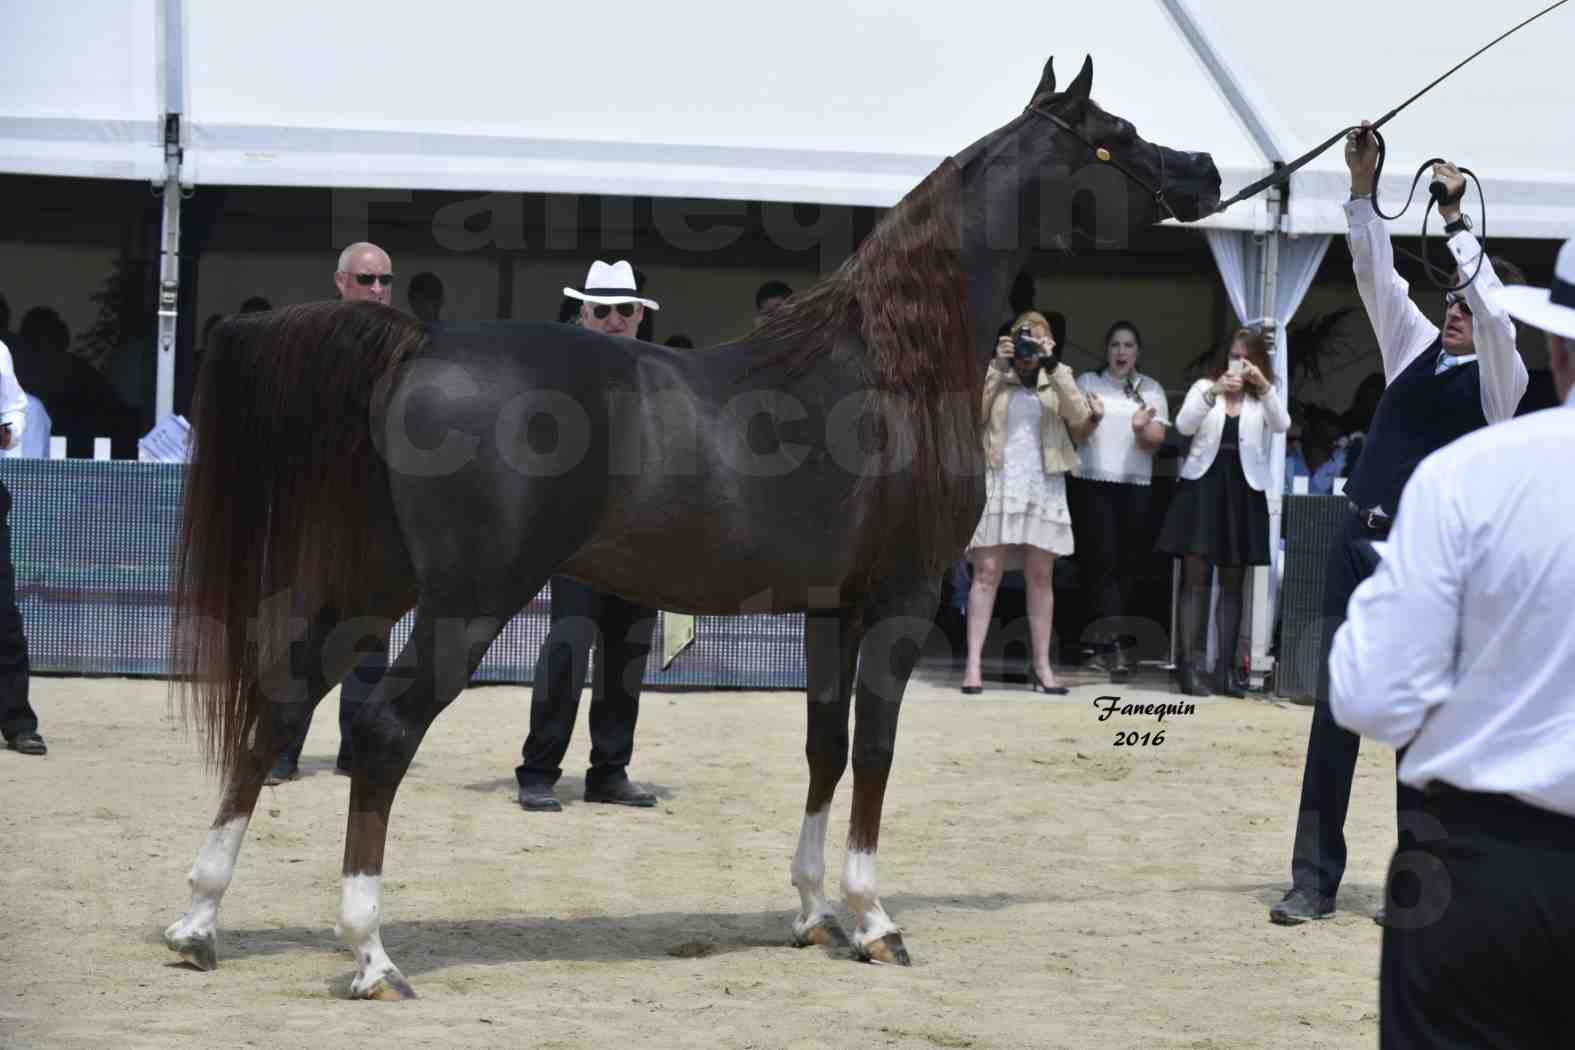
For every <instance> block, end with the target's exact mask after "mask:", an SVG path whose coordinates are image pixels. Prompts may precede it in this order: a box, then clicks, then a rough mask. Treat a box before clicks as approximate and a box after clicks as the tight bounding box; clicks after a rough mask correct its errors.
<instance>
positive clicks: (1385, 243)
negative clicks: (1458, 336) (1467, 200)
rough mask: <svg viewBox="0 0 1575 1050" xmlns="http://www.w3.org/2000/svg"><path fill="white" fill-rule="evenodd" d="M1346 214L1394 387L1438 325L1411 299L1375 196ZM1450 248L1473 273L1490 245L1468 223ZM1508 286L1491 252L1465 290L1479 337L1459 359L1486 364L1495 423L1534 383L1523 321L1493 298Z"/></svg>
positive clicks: (1487, 405)
mask: <svg viewBox="0 0 1575 1050" xmlns="http://www.w3.org/2000/svg"><path fill="white" fill-rule="evenodd" d="M1345 218H1346V222H1347V223H1349V224H1350V230H1349V232H1348V233H1347V234H1346V242H1347V243H1348V244H1349V245H1350V247H1351V263H1352V269H1353V270H1355V272H1356V290H1357V291H1358V292H1359V293H1360V294H1361V296H1362V305H1363V306H1364V307H1366V308H1367V318H1368V320H1369V321H1371V322H1372V325H1373V332H1374V334H1376V335H1377V336H1378V350H1379V352H1380V353H1381V354H1382V355H1383V359H1384V384H1385V385H1386V386H1387V385H1388V384H1390V383H1392V382H1394V380H1395V377H1396V376H1398V375H1399V374H1400V373H1401V372H1404V371H1405V370H1406V367H1407V366H1408V365H1410V364H1411V362H1413V361H1415V360H1416V359H1417V357H1419V356H1420V355H1421V354H1422V353H1423V352H1424V351H1425V350H1427V348H1428V347H1429V346H1432V345H1433V340H1435V339H1437V338H1438V328H1437V327H1436V326H1435V325H1434V324H1433V322H1431V321H1429V320H1428V319H1427V316H1426V315H1425V314H1423V313H1422V311H1421V310H1420V309H1419V308H1418V307H1417V305H1416V304H1415V303H1413V302H1412V301H1411V294H1410V285H1408V284H1407V283H1406V282H1405V279H1404V278H1402V277H1401V276H1400V275H1399V274H1398V273H1396V272H1395V256H1394V247H1393V246H1392V245H1391V244H1390V243H1389V227H1388V225H1387V224H1386V223H1385V222H1384V220H1383V219H1381V218H1379V216H1378V213H1377V212H1375V211H1374V210H1373V202H1372V201H1371V200H1369V199H1367V198H1365V197H1364V198H1362V199H1360V200H1354V201H1347V202H1346V205H1345ZM1449 252H1450V254H1451V255H1453V256H1454V257H1455V265H1456V266H1458V267H1459V268H1460V271H1461V272H1462V273H1463V274H1467V275H1469V274H1470V273H1471V272H1472V271H1473V270H1475V268H1476V265H1477V258H1478V257H1479V256H1480V255H1481V254H1482V245H1481V243H1480V242H1479V241H1478V240H1477V239H1476V236H1475V235H1474V234H1473V233H1472V232H1471V231H1470V230H1461V231H1460V232H1459V233H1457V234H1455V235H1454V236H1453V237H1451V238H1450V239H1449ZM1503 286H1504V285H1503V282H1502V281H1500V280H1499V276H1498V274H1497V273H1495V272H1494V271H1493V260H1492V259H1483V260H1482V270H1481V272H1480V273H1478V274H1477V279H1476V280H1475V281H1473V282H1471V283H1470V284H1469V285H1467V286H1466V288H1465V291H1464V292H1463V293H1462V294H1464V295H1465V297H1466V304H1467V305H1468V306H1470V307H1471V318H1472V343H1473V345H1474V348H1475V350H1476V353H1474V354H1466V355H1462V356H1460V357H1456V358H1454V359H1453V362H1454V363H1455V364H1465V363H1467V362H1469V361H1476V362H1477V363H1478V367H1479V368H1480V369H1481V371H1482V414H1483V416H1485V417H1486V418H1487V421H1488V422H1489V423H1498V422H1502V421H1503V420H1506V419H1509V418H1511V417H1512V416H1514V414H1515V408H1516V406H1517V405H1519V404H1520V399H1521V397H1523V396H1524V395H1525V393H1526V387H1527V386H1528V385H1529V384H1530V382H1531V376H1530V374H1529V373H1528V372H1527V371H1526V363H1525V362H1524V361H1522V360H1521V358H1520V353H1519V351H1517V350H1516V349H1515V323H1514V322H1513V321H1511V320H1510V317H1509V314H1508V313H1506V312H1505V311H1504V309H1503V307H1501V306H1498V305H1496V304H1494V303H1492V302H1491V301H1490V300H1491V299H1492V298H1493V296H1492V294H1491V293H1492V292H1493V291H1495V290H1496V289H1499V288H1502V287H1503ZM1440 294H1442V293H1440Z"/></svg>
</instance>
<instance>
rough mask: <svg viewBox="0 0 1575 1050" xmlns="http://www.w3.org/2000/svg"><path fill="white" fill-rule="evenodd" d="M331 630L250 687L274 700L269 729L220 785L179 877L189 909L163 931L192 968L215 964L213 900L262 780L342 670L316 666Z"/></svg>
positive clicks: (322, 630)
mask: <svg viewBox="0 0 1575 1050" xmlns="http://www.w3.org/2000/svg"><path fill="white" fill-rule="evenodd" d="M334 625H335V620H334V618H333V617H332V616H330V615H326V614H325V615H324V616H322V617H320V618H319V619H318V621H317V623H316V624H314V625H313V626H312V627H311V628H310V629H309V630H308V634H307V638H306V640H305V642H304V643H301V644H300V645H299V647H293V648H294V651H293V652H292V654H291V656H290V657H289V660H290V665H289V668H288V671H287V674H286V676H285V681H284V682H279V681H278V679H277V676H275V677H274V678H273V679H272V680H271V684H269V685H257V684H254V685H253V686H252V687H251V688H253V689H258V690H265V691H267V692H270V693H272V694H273V696H274V697H275V699H277V700H279V701H280V703H278V704H277V705H275V706H274V707H273V711H274V718H273V719H272V722H271V726H270V727H269V728H268V729H267V730H262V729H261V728H259V729H258V731H257V732H256V733H255V734H254V743H253V746H252V747H251V748H250V749H249V750H247V751H246V753H245V754H244V755H243V756H242V758H241V763H240V765H239V767H238V768H237V769H236V770H235V772H234V773H233V774H232V775H231V776H230V778H229V780H228V782H227V783H226V784H225V786H224V794H223V796H222V799H221V801H220V803H219V812H218V815H217V816H215V817H214V818H213V824H212V826H211V827H209V829H208V837H207V839H206V840H205V841H204V842H203V844H202V848H201V849H200V850H199V851H198V853H197V860H196V862H195V863H194V864H193V865H192V867H191V872H190V874H188V875H187V876H186V883H187V885H188V886H189V887H190V888H191V905H190V908H189V909H188V910H187V912H186V914H185V915H183V916H182V917H181V918H180V919H179V920H177V921H176V922H174V923H171V924H170V926H169V927H168V928H167V929H166V930H165V931H164V943H165V945H166V946H167V947H168V948H169V949H170V950H171V951H173V952H175V953H176V954H177V955H179V956H180V957H181V958H182V959H184V960H186V962H188V963H190V964H191V965H193V966H195V967H196V968H197V969H199V970H212V969H213V968H215V967H216V966H217V965H218V963H219V953H218V917H219V902H220V901H221V900H222V899H223V897H224V891H225V890H226V889H228V888H229V885H230V879H231V877H232V876H233V875H234V874H235V860H236V857H237V856H238V855H239V854H240V852H241V842H242V841H243V840H244V839H245V838H246V828H247V825H248V824H250V823H251V819H252V810H253V809H254V808H256V806H257V798H258V796H259V795H260V794H261V793H262V788H263V781H264V779H265V778H266V777H267V775H268V771H269V770H270V769H272V768H273V764H274V762H275V761H276V760H277V759H278V757H279V753H280V752H282V751H283V750H284V748H285V746H286V743H287V742H288V741H290V740H294V739H295V738H296V736H297V735H298V734H299V732H300V728H301V723H302V720H304V719H305V718H306V717H307V716H308V715H309V714H310V713H311V710H312V708H313V707H315V706H316V705H317V703H318V701H320V700H322V698H323V696H324V695H325V694H326V693H327V692H328V690H329V688H330V687H331V683H333V682H337V681H338V680H339V679H340V678H341V677H343V675H344V673H345V672H346V671H348V669H349V659H350V657H349V656H348V655H346V656H345V657H344V658H343V662H344V663H345V667H343V668H332V667H325V666H324V653H325V648H324V647H325V642H326V640H327V638H328V636H329V634H330V633H331V631H332V630H333V627H334Z"/></svg>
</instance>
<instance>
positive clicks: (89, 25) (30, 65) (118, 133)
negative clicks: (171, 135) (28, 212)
mask: <svg viewBox="0 0 1575 1050" xmlns="http://www.w3.org/2000/svg"><path fill="white" fill-rule="evenodd" d="M161 31H162V23H161V19H160V7H159V4H158V2H157V0H119V2H116V0H85V2H81V3H71V4H56V3H47V2H44V0H22V2H20V3H8V4H6V6H5V29H4V32H0V171H4V172H14V173H18V174H24V175H76V176H86V177H90V178H109V179H150V180H159V179H161V178H162V175H163V170H164V151H163V148H162V147H161V145H160V125H161V123H162V120H163V113H164V97H163V95H162V94H161V92H162V89H163V85H164V69H165V65H164V62H163V55H162V53H161V49H160V39H161V35H160V34H161Z"/></svg>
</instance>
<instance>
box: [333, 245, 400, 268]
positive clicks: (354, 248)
mask: <svg viewBox="0 0 1575 1050" xmlns="http://www.w3.org/2000/svg"><path fill="white" fill-rule="evenodd" d="M368 248H370V249H371V250H372V251H374V252H377V253H378V254H380V255H382V256H383V258H385V259H388V260H389V265H390V266H392V265H393V259H391V258H389V255H388V253H387V252H385V251H383V249H381V248H379V247H378V246H377V245H375V244H373V243H372V242H371V241H356V242H355V243H354V244H351V245H347V246H346V247H345V250H344V251H342V252H340V253H339V267H338V269H339V272H340V273H349V272H350V270H349V267H350V260H351V259H354V258H355V254H356V252H359V251H364V250H366V249H368Z"/></svg>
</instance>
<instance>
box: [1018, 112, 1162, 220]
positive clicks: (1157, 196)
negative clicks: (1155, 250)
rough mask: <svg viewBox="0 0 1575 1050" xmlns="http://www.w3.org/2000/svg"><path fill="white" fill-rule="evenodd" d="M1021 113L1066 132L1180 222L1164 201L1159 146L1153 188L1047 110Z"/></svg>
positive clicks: (1157, 147)
mask: <svg viewBox="0 0 1575 1050" xmlns="http://www.w3.org/2000/svg"><path fill="white" fill-rule="evenodd" d="M1023 112H1024V113H1031V114H1033V115H1034V116H1036V117H1043V118H1045V119H1046V120H1048V121H1050V122H1051V123H1052V124H1054V125H1055V126H1056V127H1058V128H1060V129H1061V130H1062V131H1064V132H1066V133H1067V134H1068V135H1071V136H1072V137H1073V138H1075V139H1077V141H1079V142H1081V143H1082V144H1083V145H1084V146H1085V147H1087V149H1088V152H1090V153H1092V154H1093V155H1094V159H1095V160H1097V161H1099V162H1100V163H1101V164H1108V165H1110V166H1111V167H1112V168H1115V169H1116V170H1117V171H1119V172H1120V173H1121V174H1123V175H1125V176H1126V177H1127V179H1128V180H1129V181H1131V182H1132V183H1133V184H1134V185H1136V186H1138V187H1140V188H1141V189H1142V190H1143V192H1145V193H1147V194H1148V195H1149V196H1150V197H1152V198H1154V203H1155V204H1158V205H1159V206H1160V209H1161V210H1163V211H1164V213H1165V214H1166V215H1168V216H1170V217H1171V218H1172V219H1175V220H1176V221H1177V222H1180V221H1181V216H1179V215H1177V214H1176V209H1174V208H1172V207H1171V206H1170V202H1169V201H1168V200H1166V199H1165V151H1164V150H1163V149H1161V148H1160V147H1159V146H1157V145H1156V146H1155V147H1154V153H1155V155H1156V156H1157V157H1158V158H1159V185H1158V186H1157V187H1155V186H1153V185H1150V183H1149V182H1148V180H1147V179H1145V178H1143V177H1142V176H1140V175H1138V174H1137V173H1136V172H1134V171H1133V170H1132V169H1131V168H1129V167H1127V166H1126V165H1125V164H1123V163H1121V162H1120V161H1119V160H1117V159H1116V158H1115V156H1114V155H1113V154H1112V153H1111V152H1110V151H1109V150H1108V149H1105V148H1104V147H1103V146H1096V145H1094V144H1093V143H1092V142H1090V141H1088V139H1087V138H1086V137H1085V136H1084V135H1083V133H1082V132H1080V131H1078V130H1077V129H1076V128H1074V127H1073V126H1072V125H1071V124H1068V123H1067V122H1066V121H1064V120H1062V119H1061V118H1060V117H1058V116H1056V115H1055V114H1054V113H1051V112H1050V111H1049V110H1047V109H1040V108H1039V107H1038V106H1033V105H1030V106H1028V107H1027V108H1025V109H1024V110H1023Z"/></svg>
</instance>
